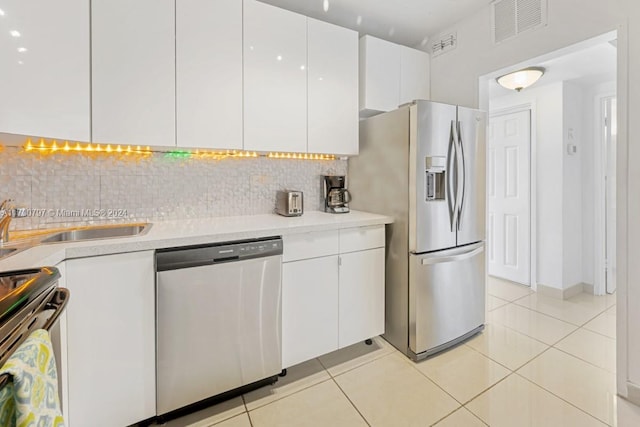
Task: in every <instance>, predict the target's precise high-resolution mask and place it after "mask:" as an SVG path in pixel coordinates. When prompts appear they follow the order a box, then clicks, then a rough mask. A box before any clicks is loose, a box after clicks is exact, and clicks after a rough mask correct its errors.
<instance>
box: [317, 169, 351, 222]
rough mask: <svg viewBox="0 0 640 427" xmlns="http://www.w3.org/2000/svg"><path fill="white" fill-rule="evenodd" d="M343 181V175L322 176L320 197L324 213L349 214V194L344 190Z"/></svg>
mask: <svg viewBox="0 0 640 427" xmlns="http://www.w3.org/2000/svg"><path fill="white" fill-rule="evenodd" d="M345 181H346V180H345V176H344V175H322V182H323V192H322V195H323V204H324V211H325V212H330V213H347V212H349V202H350V201H351V193H349V190H347V189H346V185H345Z"/></svg>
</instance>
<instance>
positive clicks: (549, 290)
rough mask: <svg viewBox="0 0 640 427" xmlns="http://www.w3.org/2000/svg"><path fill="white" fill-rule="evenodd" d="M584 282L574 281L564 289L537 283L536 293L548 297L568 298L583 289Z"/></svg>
mask: <svg viewBox="0 0 640 427" xmlns="http://www.w3.org/2000/svg"><path fill="white" fill-rule="evenodd" d="M584 286H585V285H584V283H576V284H575V285H573V286H569V287H568V288H566V289H558V288H554V287H552V286H546V285H543V284H541V283H538V293H539V294H540V295H544V296H546V297H549V298H555V299H569V298H571V297H574V296H576V295H578V294H580V293H582V292H583V291H584Z"/></svg>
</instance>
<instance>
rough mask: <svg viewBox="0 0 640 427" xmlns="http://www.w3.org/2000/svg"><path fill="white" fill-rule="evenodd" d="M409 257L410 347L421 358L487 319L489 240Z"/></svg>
mask: <svg viewBox="0 0 640 427" xmlns="http://www.w3.org/2000/svg"><path fill="white" fill-rule="evenodd" d="M409 258H410V259H409V349H410V351H411V352H412V353H413V354H414V355H413V356H414V359H422V358H424V357H427V356H429V355H431V354H434V353H436V352H438V351H441V350H444V349H445V348H447V347H449V346H451V345H454V344H456V343H457V342H459V341H460V340H461V339H464V338H466V337H467V336H468V335H469V334H471V333H473V332H476V331H478V330H480V329H481V328H482V326H483V325H484V320H485V318H484V314H485V260H484V258H485V256H484V242H479V243H476V244H473V245H468V246H464V247H461V248H455V249H449V250H445V251H439V252H432V253H429V254H422V255H414V254H411V255H410V257H409Z"/></svg>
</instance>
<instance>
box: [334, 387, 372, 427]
mask: <svg viewBox="0 0 640 427" xmlns="http://www.w3.org/2000/svg"><path fill="white" fill-rule="evenodd" d="M331 380H332V381H333V383H334V384H335V385H336V387H338V389H339V390H340V392H342V394H343V395H344V397H345V398H346V399H347V400H348V401H349V403H350V404H351V406H353V409H355V410H356V412H357V413H358V415H360V417H361V418H362V420H363V421H364V422H365V424H366V425H368V426H369V427H371V423H369V421H367V419H366V418H365V416H364V415H363V414H362V412H360V409H358V407H357V406H356V404H355V403H353V401H352V400H351V398H350V397H349V395H347V392H346V391H344V390H343V389H342V387H340V384H338V382H337V381H336V379H335V378H333V377H332V378H331Z"/></svg>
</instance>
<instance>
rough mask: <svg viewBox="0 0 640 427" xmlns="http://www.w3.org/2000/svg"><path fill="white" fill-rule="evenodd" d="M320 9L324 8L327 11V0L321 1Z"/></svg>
mask: <svg viewBox="0 0 640 427" xmlns="http://www.w3.org/2000/svg"><path fill="white" fill-rule="evenodd" d="M322 9H324V11H325V12H328V11H329V0H324V1H323V2H322Z"/></svg>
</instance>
